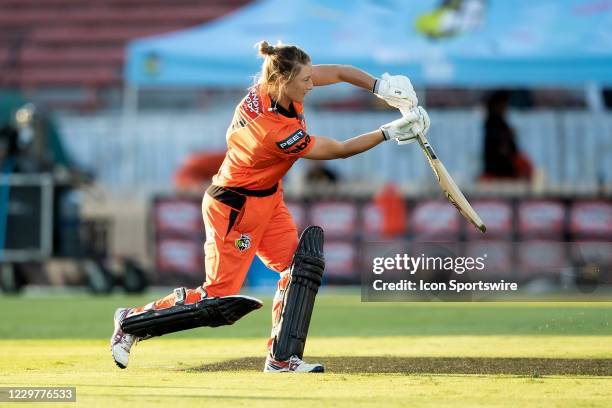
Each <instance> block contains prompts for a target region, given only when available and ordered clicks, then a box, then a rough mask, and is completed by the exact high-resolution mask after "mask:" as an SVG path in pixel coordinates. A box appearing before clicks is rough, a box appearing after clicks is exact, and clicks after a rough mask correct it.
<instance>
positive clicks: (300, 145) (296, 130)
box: [268, 126, 315, 159]
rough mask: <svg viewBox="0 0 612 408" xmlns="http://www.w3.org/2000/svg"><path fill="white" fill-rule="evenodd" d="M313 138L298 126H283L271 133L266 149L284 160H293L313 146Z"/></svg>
mask: <svg viewBox="0 0 612 408" xmlns="http://www.w3.org/2000/svg"><path fill="white" fill-rule="evenodd" d="M314 143H315V137H314V136H312V135H310V134H308V132H306V129H303V128H301V127H299V126H285V127H283V128H281V129H279V130H277V131H276V132H273V133H272V134H271V135H270V138H269V144H268V147H269V148H270V149H272V151H274V153H275V155H276V156H277V157H280V158H284V159H292V158H293V159H295V158H299V157H303V156H304V155H306V154H307V153H308V152H309V151H310V150H311V149H312V148H313V146H314Z"/></svg>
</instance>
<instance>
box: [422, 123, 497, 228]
mask: <svg viewBox="0 0 612 408" xmlns="http://www.w3.org/2000/svg"><path fill="white" fill-rule="evenodd" d="M418 140H419V145H421V149H422V150H423V153H425V157H427V161H428V162H429V165H430V166H431V169H432V170H433V172H434V174H435V176H436V178H437V179H438V184H440V187H442V191H444V195H445V196H446V198H447V199H448V201H450V202H451V204H452V205H454V206H455V208H456V209H457V210H458V211H459V212H460V213H461V215H463V216H464V217H465V218H466V219H467V220H468V221H469V222H471V223H472V224H473V225H474V226H475V227H476V228H478V229H479V230H480V231H482V232H485V231H486V230H487V227H486V226H485V225H484V223H483V222H482V220H481V219H480V217H479V216H478V214H477V213H476V211H474V209H473V208H472V206H471V205H470V203H469V202H468V200H467V199H466V198H465V196H464V195H463V193H462V192H461V190H459V187H457V184H455V181H454V180H453V178H452V177H451V175H450V174H449V173H448V171H447V170H446V168H445V167H444V164H442V162H441V161H440V159H438V156H436V153H435V152H434V150H433V149H432V147H431V145H430V144H429V141H428V140H427V138H426V137H425V136H424V135H421V134H419V137H418Z"/></svg>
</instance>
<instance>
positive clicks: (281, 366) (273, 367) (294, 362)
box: [263, 355, 325, 373]
mask: <svg viewBox="0 0 612 408" xmlns="http://www.w3.org/2000/svg"><path fill="white" fill-rule="evenodd" d="M263 371H264V373H322V372H324V371H325V368H324V367H323V365H321V364H316V363H315V364H308V363H307V362H305V361H304V360H302V359H301V358H299V357H298V356H291V358H289V360H284V361H279V360H275V359H274V358H272V357H271V356H270V355H268V357H267V358H266V365H265V366H264V370H263Z"/></svg>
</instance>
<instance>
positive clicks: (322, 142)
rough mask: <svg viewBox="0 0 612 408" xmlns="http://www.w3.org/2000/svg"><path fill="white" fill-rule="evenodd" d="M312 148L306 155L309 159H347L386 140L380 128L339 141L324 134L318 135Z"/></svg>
mask: <svg viewBox="0 0 612 408" xmlns="http://www.w3.org/2000/svg"><path fill="white" fill-rule="evenodd" d="M315 140H316V141H315V143H314V146H313V147H312V149H310V151H309V152H308V153H306V155H304V157H305V158H307V159H312V160H333V159H346V158H347V157H351V156H354V155H356V154H359V153H362V152H365V151H366V150H370V149H371V148H373V147H374V146H376V145H377V144H379V143H381V142H384V141H385V138H384V136H383V133H382V131H381V130H380V129H378V130H375V131H373V132H370V133H365V134H363V135H359V136H355V137H354V138H352V139H349V140H345V141H343V142H339V141H337V140H334V139H330V138H327V137H323V136H316V138H315Z"/></svg>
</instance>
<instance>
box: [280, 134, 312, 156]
mask: <svg viewBox="0 0 612 408" xmlns="http://www.w3.org/2000/svg"><path fill="white" fill-rule="evenodd" d="M310 141H311V137H310V135H309V134H308V133H306V132H305V131H304V130H303V129H298V130H297V131H296V132H294V133H293V134H291V136H289V137H288V138H286V139H284V140H281V141H279V142H276V145H277V146H278V147H279V149H281V150H283V151H284V153H286V154H295V153H299V152H301V151H302V150H304V149H305V148H306V147H307V146H308V145H309V144H310Z"/></svg>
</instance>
